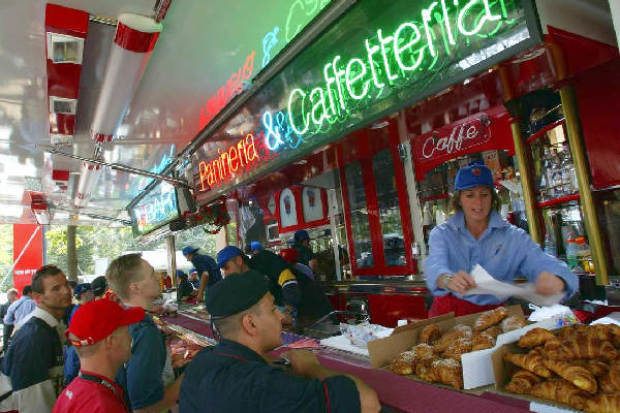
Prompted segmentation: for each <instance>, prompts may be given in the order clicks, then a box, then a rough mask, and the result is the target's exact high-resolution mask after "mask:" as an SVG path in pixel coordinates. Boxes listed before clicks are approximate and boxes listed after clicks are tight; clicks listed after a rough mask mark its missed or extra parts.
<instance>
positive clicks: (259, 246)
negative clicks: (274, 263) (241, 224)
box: [250, 241, 263, 251]
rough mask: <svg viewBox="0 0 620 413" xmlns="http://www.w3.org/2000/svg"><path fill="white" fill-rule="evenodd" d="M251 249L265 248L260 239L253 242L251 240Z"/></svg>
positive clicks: (259, 249)
mask: <svg viewBox="0 0 620 413" xmlns="http://www.w3.org/2000/svg"><path fill="white" fill-rule="evenodd" d="M250 250H251V251H262V250H263V246H262V245H261V243H260V242H258V241H252V242H250Z"/></svg>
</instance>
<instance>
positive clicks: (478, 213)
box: [425, 163, 578, 317]
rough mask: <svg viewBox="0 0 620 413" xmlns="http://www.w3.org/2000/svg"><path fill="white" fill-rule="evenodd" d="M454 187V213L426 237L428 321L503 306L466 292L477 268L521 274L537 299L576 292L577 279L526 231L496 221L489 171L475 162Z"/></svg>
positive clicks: (505, 275) (510, 276) (503, 276)
mask: <svg viewBox="0 0 620 413" xmlns="http://www.w3.org/2000/svg"><path fill="white" fill-rule="evenodd" d="M454 189H455V192H454V195H453V196H452V198H451V200H450V206H451V208H452V209H453V210H454V211H455V214H454V215H453V216H452V217H451V218H450V219H449V220H448V222H446V223H445V224H441V225H439V226H437V227H435V228H434V229H433V230H432V231H431V234H430V237H429V250H430V252H429V257H428V259H427V260H426V263H425V275H426V284H427V286H428V288H429V289H430V290H431V292H432V293H433V295H434V296H435V298H434V300H433V305H432V306H431V309H430V311H429V317H435V316H438V315H441V314H445V313H448V312H454V313H455V315H456V316H461V315H466V314H472V313H477V312H480V311H485V310H489V309H492V308H495V307H497V306H499V305H501V304H502V298H499V297H496V296H494V295H486V294H484V295H481V294H470V295H468V294H467V291H468V290H469V289H471V288H473V287H475V286H476V284H475V282H474V280H473V278H472V276H471V275H470V274H469V273H470V271H471V270H472V268H473V267H474V266H475V265H476V264H480V265H481V266H482V267H483V268H484V269H485V270H486V271H487V272H488V273H489V274H490V275H491V276H493V277H494V278H495V279H497V280H500V281H505V282H512V281H514V279H515V278H517V277H518V276H524V277H526V278H527V279H528V280H529V281H530V282H532V283H534V284H535V287H536V292H537V293H539V294H542V295H554V294H557V293H559V292H562V291H564V292H565V293H566V294H565V298H569V297H570V296H572V295H573V294H574V293H575V292H576V291H577V289H578V280H577V277H576V276H575V274H573V273H572V272H571V271H570V270H569V269H568V267H567V266H566V264H565V263H563V262H562V261H560V260H558V259H557V258H555V257H552V256H551V255H548V254H545V253H544V252H543V250H542V249H541V248H540V246H539V245H538V244H536V243H535V242H534V241H533V240H532V239H531V238H530V236H529V235H528V234H527V233H526V232H525V231H523V230H522V229H520V228H517V227H515V226H513V225H511V224H509V223H508V222H506V221H505V220H503V219H502V218H501V216H500V215H499V213H498V212H497V210H498V209H499V206H500V202H499V198H498V196H497V193H496V192H495V189H494V184H493V174H492V172H491V170H490V169H489V168H487V167H486V166H484V165H483V164H480V163H472V164H470V165H468V166H466V167H463V168H461V169H460V170H459V171H458V173H457V174H456V178H455V180H454Z"/></svg>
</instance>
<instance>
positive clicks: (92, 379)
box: [78, 372, 125, 404]
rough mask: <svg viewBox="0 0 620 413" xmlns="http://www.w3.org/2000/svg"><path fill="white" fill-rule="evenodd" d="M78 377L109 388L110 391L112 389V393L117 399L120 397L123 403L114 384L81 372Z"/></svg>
mask: <svg viewBox="0 0 620 413" xmlns="http://www.w3.org/2000/svg"><path fill="white" fill-rule="evenodd" d="M78 377H80V378H82V379H84V380H88V381H92V382H93V383H98V384H101V385H103V386H104V387H107V388H108V389H110V390H111V391H112V393H114V395H115V396H116V397H118V398H119V399H120V400H121V401H123V399H122V398H121V395H120V394H118V390H117V389H116V387H114V386H113V385H112V384H110V383H108V382H107V381H106V380H104V379H102V378H101V377H97V376H92V375H90V374H84V373H82V372H80V374H79V375H78ZM123 404H125V403H123Z"/></svg>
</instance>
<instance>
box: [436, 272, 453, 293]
mask: <svg viewBox="0 0 620 413" xmlns="http://www.w3.org/2000/svg"><path fill="white" fill-rule="evenodd" d="M453 277H454V275H453V274H444V275H442V276H441V277H439V281H440V282H441V285H440V286H439V288H442V289H444V290H449V288H448V284H450V281H452V278H453Z"/></svg>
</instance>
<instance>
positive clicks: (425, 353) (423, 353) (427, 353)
mask: <svg viewBox="0 0 620 413" xmlns="http://www.w3.org/2000/svg"><path fill="white" fill-rule="evenodd" d="M411 351H412V352H414V354H415V360H416V361H417V360H419V359H423V358H426V357H431V356H433V355H434V351H435V350H434V348H433V346H431V345H428V344H426V343H420V344H418V345H417V346H414V347H413V348H412V349H411Z"/></svg>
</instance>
